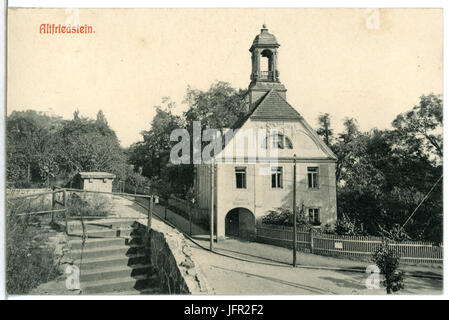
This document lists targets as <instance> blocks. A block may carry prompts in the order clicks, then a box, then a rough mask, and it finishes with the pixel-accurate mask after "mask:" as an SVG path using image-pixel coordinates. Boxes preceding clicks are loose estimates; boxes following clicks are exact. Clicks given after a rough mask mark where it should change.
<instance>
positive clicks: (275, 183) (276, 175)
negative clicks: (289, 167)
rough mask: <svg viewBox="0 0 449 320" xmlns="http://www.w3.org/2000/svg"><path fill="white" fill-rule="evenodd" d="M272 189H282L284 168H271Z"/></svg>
mask: <svg viewBox="0 0 449 320" xmlns="http://www.w3.org/2000/svg"><path fill="white" fill-rule="evenodd" d="M271 187H272V188H282V167H272V168H271Z"/></svg>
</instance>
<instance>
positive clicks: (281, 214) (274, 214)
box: [262, 207, 310, 227]
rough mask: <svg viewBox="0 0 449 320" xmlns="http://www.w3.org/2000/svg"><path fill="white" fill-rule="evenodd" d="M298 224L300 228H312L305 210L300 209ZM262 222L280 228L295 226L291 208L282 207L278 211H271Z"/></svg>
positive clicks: (298, 210)
mask: <svg viewBox="0 0 449 320" xmlns="http://www.w3.org/2000/svg"><path fill="white" fill-rule="evenodd" d="M296 210H297V213H298V215H297V220H296V223H297V225H299V226H310V223H309V219H308V218H307V217H306V215H305V214H304V212H303V210H302V209H301V208H300V207H298V208H297V209H296ZM262 222H263V223H266V224H274V225H279V226H290V227H291V226H293V212H292V210H291V209H290V208H286V207H282V208H277V209H276V210H270V211H269V212H268V214H267V215H265V216H263V217H262Z"/></svg>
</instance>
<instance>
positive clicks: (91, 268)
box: [68, 219, 162, 294]
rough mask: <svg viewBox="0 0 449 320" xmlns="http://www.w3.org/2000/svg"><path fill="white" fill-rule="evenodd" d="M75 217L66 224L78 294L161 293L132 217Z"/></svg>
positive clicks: (138, 229)
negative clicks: (76, 271) (77, 273)
mask: <svg viewBox="0 0 449 320" xmlns="http://www.w3.org/2000/svg"><path fill="white" fill-rule="evenodd" d="M84 225H85V230H86V234H87V238H86V241H85V243H84V247H83V242H82V235H83V231H82V230H83V228H82V224H81V222H79V221H71V222H70V223H69V224H68V233H69V242H70V247H71V256H72V259H74V264H75V265H76V266H78V268H80V271H81V276H80V286H81V290H82V294H161V293H162V292H161V291H160V289H159V287H158V279H157V277H156V273H155V272H154V270H153V269H152V267H151V266H150V264H149V263H148V260H147V258H146V256H145V253H144V247H143V239H142V235H143V233H144V232H145V231H144V230H142V226H141V225H139V224H138V223H137V222H135V221H134V220H124V219H116V220H114V219H101V220H94V221H85V222H84Z"/></svg>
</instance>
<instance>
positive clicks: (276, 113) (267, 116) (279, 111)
mask: <svg viewBox="0 0 449 320" xmlns="http://www.w3.org/2000/svg"><path fill="white" fill-rule="evenodd" d="M248 119H251V120H262V121H264V120H267V121H270V120H271V121H276V120H280V121H299V122H301V123H302V125H303V126H304V127H305V129H306V130H307V132H308V135H309V136H310V137H311V138H312V140H314V141H315V143H316V144H317V145H318V146H319V147H320V148H321V150H323V152H324V153H326V154H327V155H328V156H329V157H330V158H332V159H335V160H336V159H337V156H336V155H335V154H334V153H333V152H332V150H331V149H330V148H329V147H328V146H327V145H326V144H325V143H324V141H323V140H322V139H321V138H320V137H319V136H318V134H317V133H316V132H315V130H313V128H312V127H310V125H309V124H308V123H307V122H306V121H305V119H304V118H303V117H302V116H301V115H300V114H299V112H298V111H296V110H295V108H293V107H292V106H291V105H290V104H289V103H288V102H287V101H286V100H285V99H284V98H283V97H282V96H281V95H280V94H279V93H278V92H277V91H276V90H274V89H271V90H270V91H269V92H268V93H267V94H266V95H265V96H264V97H263V98H262V99H261V100H260V102H259V103H258V104H257V105H256V106H255V107H254V108H253V110H251V111H250V112H249V113H248V114H247V115H246V116H244V117H243V118H241V119H239V120H238V121H237V122H236V123H235V124H234V126H232V129H239V128H241V127H242V126H243V125H244V124H245V123H246V122H247V121H248Z"/></svg>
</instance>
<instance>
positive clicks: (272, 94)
mask: <svg viewBox="0 0 449 320" xmlns="http://www.w3.org/2000/svg"><path fill="white" fill-rule="evenodd" d="M250 118H251V119H252V120H301V119H302V117H301V115H300V114H299V113H298V112H297V111H296V110H295V109H294V108H293V107H292V106H291V105H290V104H289V103H288V102H287V101H285V99H284V98H282V97H281V96H280V95H279V93H278V92H277V91H276V90H273V89H272V90H270V91H269V92H268V93H267V94H266V95H265V97H264V98H263V99H262V100H261V101H260V102H259V104H258V105H257V106H256V107H255V108H254V110H253V112H252V114H251V116H250Z"/></svg>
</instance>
